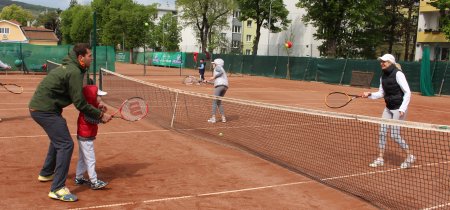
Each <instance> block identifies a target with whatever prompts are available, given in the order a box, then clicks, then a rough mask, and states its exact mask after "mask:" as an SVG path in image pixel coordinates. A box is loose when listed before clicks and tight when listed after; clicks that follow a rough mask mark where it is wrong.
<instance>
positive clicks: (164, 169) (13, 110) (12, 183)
mask: <svg viewBox="0 0 450 210" xmlns="http://www.w3.org/2000/svg"><path fill="white" fill-rule="evenodd" d="M116 70H117V72H119V73H123V74H131V75H138V74H142V73H143V67H142V66H140V65H129V64H119V63H117V64H116ZM173 70H177V69H165V68H155V67H147V71H148V75H149V76H145V77H144V76H134V77H136V78H139V79H143V80H146V81H150V82H154V83H157V84H161V85H166V86H170V87H175V88H179V89H186V90H192V91H196V92H202V93H211V92H212V87H211V86H196V85H192V86H186V85H183V84H181V81H182V78H183V77H182V76H181V77H180V76H175V75H177V73H178V72H175V73H174V74H173V75H172V71H173ZM158 71H160V72H162V71H164V72H167V71H170V73H166V74H171V76H154V75H156V74H159V75H161V74H162V73H161V74H160V73H159V72H158ZM182 73H183V74H184V75H187V74H192V75H196V73H195V71H186V70H183V71H182ZM207 74H210V72H208V73H207ZM42 77H43V76H38V75H0V81H2V82H5V83H7V82H15V83H18V84H20V85H23V86H24V88H25V92H24V93H23V94H20V95H14V94H10V93H9V92H6V91H4V90H0V97H1V100H0V104H1V108H0V117H1V118H3V122H1V123H0V125H1V126H0V148H1V149H0V150H1V151H0V177H2V179H0V185H1V186H2V187H1V190H0V196H1V198H2V199H1V200H0V209H56V208H57V209H61V208H80V209H84V208H86V209H87V208H99V207H104V208H108V209H109V208H115V209H375V208H374V207H373V206H371V205H370V204H368V203H366V202H364V201H362V200H360V199H358V198H356V197H353V196H350V195H348V194H345V193H342V192H339V191H337V190H335V189H332V188H329V187H326V186H324V185H322V184H320V183H318V182H315V181H312V180H311V179H309V178H307V177H304V176H301V175H299V174H297V173H294V172H292V171H289V170H287V169H285V168H283V167H280V166H278V165H276V164H273V163H270V162H268V161H266V160H263V159H261V158H258V157H255V156H253V155H251V154H247V153H244V152H242V151H239V150H235V149H232V148H229V147H224V146H222V145H218V144H214V143H211V142H206V141H203V140H199V139H196V138H193V137H192V136H185V135H182V134H180V133H177V132H173V131H169V130H165V129H162V128H161V127H159V126H156V125H154V124H151V123H148V122H145V121H142V122H141V121H140V122H136V123H127V122H124V121H121V120H113V121H111V122H110V123H108V124H105V125H101V126H100V130H99V135H98V138H97V140H96V142H95V147H96V155H97V173H98V176H99V178H100V179H102V180H105V181H108V182H109V183H110V184H109V185H108V187H107V188H106V189H105V190H98V191H93V190H90V189H89V188H88V187H86V186H75V185H74V183H73V178H74V173H75V167H76V161H77V158H78V145H77V143H75V149H74V154H73V157H72V164H71V167H70V171H69V177H68V180H67V182H66V184H67V186H68V187H69V188H70V189H71V191H72V192H73V193H75V194H76V195H77V196H78V197H79V199H80V200H79V201H78V202H74V203H64V202H60V201H55V200H52V199H50V198H48V197H47V193H48V190H49V188H50V183H40V182H38V181H37V175H38V173H39V170H40V168H41V166H42V163H43V161H44V158H45V155H46V152H47V148H48V144H49V140H48V137H47V136H46V135H45V133H44V131H43V130H42V129H41V128H40V127H39V126H38V125H37V124H36V123H35V122H34V121H33V120H32V119H31V118H30V117H29V113H28V109H27V103H28V102H29V100H30V97H31V96H32V94H33V92H34V90H35V87H36V86H37V84H38V83H39V81H40V80H41V79H42ZM230 83H231V85H230V89H229V92H228V93H227V97H233V98H241V99H248V100H257V101H262V102H267V103H276V104H284V105H290V106H297V107H308V108H313V109H322V110H330V109H328V108H327V107H326V106H325V105H324V103H323V100H324V97H325V96H326V94H327V93H328V92H331V91H346V92H349V93H360V92H362V91H366V90H365V89H359V88H353V87H344V86H336V85H327V84H321V83H313V82H300V81H288V80H281V79H272V78H263V77H256V76H243V77H235V76H232V77H230ZM371 90H372V91H376V89H371ZM448 102H449V98H448V97H422V96H420V95H418V94H414V95H413V98H412V102H411V106H410V110H409V116H408V120H409V121H419V122H428V123H438V124H448V122H446V119H448V118H449V114H450V112H448V111H446V110H445V105H446V104H448ZM383 106H384V104H383V101H382V100H376V101H374V100H370V101H369V100H365V99H362V100H356V101H354V102H352V104H350V105H348V106H347V107H345V108H343V109H339V110H334V111H342V112H347V113H354V114H363V115H369V116H379V115H381V111H382V109H383ZM63 115H64V117H65V118H66V119H67V122H68V125H69V128H70V130H71V132H72V133H73V134H75V132H76V118H77V115H78V111H77V110H76V109H75V108H74V107H73V106H70V107H68V108H66V109H65V110H64V113H63ZM73 137H74V138H75V136H73Z"/></svg>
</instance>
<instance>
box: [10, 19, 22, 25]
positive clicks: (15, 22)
mask: <svg viewBox="0 0 450 210" xmlns="http://www.w3.org/2000/svg"><path fill="white" fill-rule="evenodd" d="M8 21H9V22H11V23H14V24H17V25H19V26H22V24H20V23H19V21H17V20H8Z"/></svg>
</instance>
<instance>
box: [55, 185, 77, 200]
mask: <svg viewBox="0 0 450 210" xmlns="http://www.w3.org/2000/svg"><path fill="white" fill-rule="evenodd" d="M48 197H50V198H53V199H56V200H61V201H67V202H74V201H77V200H78V198H77V196H76V195H74V194H72V193H70V191H69V189H68V188H67V187H63V188H61V189H59V190H56V191H53V192H49V193H48Z"/></svg>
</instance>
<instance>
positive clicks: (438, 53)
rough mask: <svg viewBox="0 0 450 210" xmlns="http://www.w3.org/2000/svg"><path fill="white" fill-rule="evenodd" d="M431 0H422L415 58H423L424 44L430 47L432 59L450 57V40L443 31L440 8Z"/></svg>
mask: <svg viewBox="0 0 450 210" xmlns="http://www.w3.org/2000/svg"><path fill="white" fill-rule="evenodd" d="M429 2H431V1H430V0H420V5H419V21H418V28H417V44H416V55H415V57H414V60H420V59H422V52H423V47H424V46H429V47H430V60H432V61H434V60H437V61H442V60H448V59H449V49H450V40H448V39H447V38H446V37H445V35H444V33H443V32H442V31H441V23H440V21H439V18H440V16H441V14H440V12H439V10H438V9H436V8H435V7H433V6H431V5H430V4H429Z"/></svg>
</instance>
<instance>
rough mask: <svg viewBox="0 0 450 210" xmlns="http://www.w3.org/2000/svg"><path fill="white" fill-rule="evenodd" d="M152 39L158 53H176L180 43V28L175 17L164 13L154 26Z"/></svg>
mask: <svg viewBox="0 0 450 210" xmlns="http://www.w3.org/2000/svg"><path fill="white" fill-rule="evenodd" d="M152 38H153V40H154V41H155V43H154V45H155V49H156V50H158V51H178V50H179V46H178V44H179V43H180V42H181V27H178V20H177V17H176V16H173V15H172V14H171V13H166V14H165V15H164V16H162V17H161V19H160V21H159V23H158V25H156V26H155V28H154V30H153V33H152Z"/></svg>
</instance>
